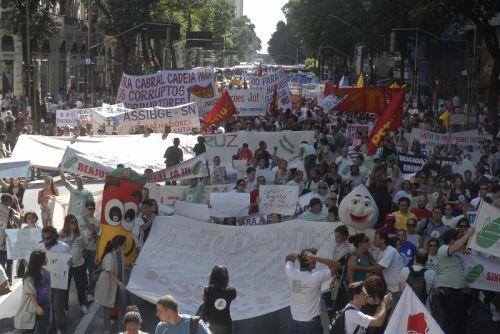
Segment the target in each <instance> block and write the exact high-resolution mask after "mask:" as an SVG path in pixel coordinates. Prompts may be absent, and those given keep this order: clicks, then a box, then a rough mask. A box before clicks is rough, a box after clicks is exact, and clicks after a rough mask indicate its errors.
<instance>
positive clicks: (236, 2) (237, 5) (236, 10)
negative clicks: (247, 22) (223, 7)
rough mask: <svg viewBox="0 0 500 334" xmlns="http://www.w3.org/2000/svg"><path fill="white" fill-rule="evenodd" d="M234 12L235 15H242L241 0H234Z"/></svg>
mask: <svg viewBox="0 0 500 334" xmlns="http://www.w3.org/2000/svg"><path fill="white" fill-rule="evenodd" d="M234 14H235V15H236V17H240V16H243V0H234Z"/></svg>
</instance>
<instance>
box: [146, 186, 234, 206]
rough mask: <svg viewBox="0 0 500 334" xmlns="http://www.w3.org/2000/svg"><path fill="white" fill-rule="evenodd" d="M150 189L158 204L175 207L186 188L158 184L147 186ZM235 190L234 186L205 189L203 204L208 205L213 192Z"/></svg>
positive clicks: (150, 194)
mask: <svg viewBox="0 0 500 334" xmlns="http://www.w3.org/2000/svg"><path fill="white" fill-rule="evenodd" d="M146 188H148V189H149V198H153V199H155V200H156V201H157V202H158V203H162V204H166V205H174V203H175V201H177V200H178V199H179V198H180V196H181V193H182V190H184V189H185V188H187V187H186V186H166V185H163V184H162V185H160V184H156V183H148V184H146ZM233 189H234V184H214V185H208V186H205V188H203V203H204V204H207V203H208V200H209V199H210V194H211V193H213V192H229V191H231V190H233Z"/></svg>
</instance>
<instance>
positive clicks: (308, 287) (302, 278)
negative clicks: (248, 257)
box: [285, 249, 340, 334]
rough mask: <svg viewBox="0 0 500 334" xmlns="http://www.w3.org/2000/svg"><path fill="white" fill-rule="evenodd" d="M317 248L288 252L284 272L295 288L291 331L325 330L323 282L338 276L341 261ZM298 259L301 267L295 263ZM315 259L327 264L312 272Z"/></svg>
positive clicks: (299, 333)
mask: <svg viewBox="0 0 500 334" xmlns="http://www.w3.org/2000/svg"><path fill="white" fill-rule="evenodd" d="M316 252H317V250H316V249H305V250H303V251H301V252H300V253H298V254H289V255H288V256H287V257H286V258H285V262H286V266H285V273H286V277H287V279H288V284H289V286H290V289H291V290H292V299H291V302H290V309H291V312H292V323H291V328H290V333H296V334H302V333H303V334H322V333H323V327H322V326H321V320H320V301H321V285H322V284H323V283H325V282H327V281H329V280H330V279H331V278H332V277H333V276H335V274H336V273H337V270H338V268H339V266H340V263H338V262H335V261H333V260H331V259H326V258H322V257H319V256H317V255H316ZM297 260H299V261H300V266H299V268H297V267H296V265H295V261H297ZM316 262H319V263H322V264H324V265H326V266H328V268H325V269H321V270H317V271H314V272H313V269H314V268H315V267H316Z"/></svg>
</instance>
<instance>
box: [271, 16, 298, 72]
mask: <svg viewBox="0 0 500 334" xmlns="http://www.w3.org/2000/svg"><path fill="white" fill-rule="evenodd" d="M268 45H269V47H268V51H269V55H270V56H271V58H272V59H273V60H274V62H275V63H278V64H289V65H291V64H295V63H296V62H297V59H296V58H299V60H298V61H301V60H302V59H303V57H302V54H301V53H300V54H298V53H299V51H300V50H298V49H300V43H299V41H298V40H297V38H296V37H295V36H294V35H293V33H292V32H291V31H290V30H289V28H288V26H287V25H286V23H285V22H283V21H279V22H278V24H277V25H276V31H275V32H274V33H273V35H272V36H271V39H270V40H269V42H268Z"/></svg>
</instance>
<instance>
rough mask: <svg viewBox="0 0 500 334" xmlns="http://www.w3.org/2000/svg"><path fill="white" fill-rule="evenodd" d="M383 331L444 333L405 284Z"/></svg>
mask: <svg viewBox="0 0 500 334" xmlns="http://www.w3.org/2000/svg"><path fill="white" fill-rule="evenodd" d="M384 333H388V334H392V333H407V334H413V333H415V334H417V333H419V334H420V333H422V334H424V333H429V334H430V333H432V334H444V332H443V330H442V329H441V327H439V324H438V323H437V321H436V320H435V319H434V318H433V317H432V315H431V313H430V312H429V310H428V309H427V308H426V307H425V305H424V304H423V303H422V302H421V301H420V299H419V298H418V297H417V295H416V294H415V292H413V289H412V288H411V287H410V286H409V285H406V287H405V289H404V290H403V294H402V295H401V297H400V298H399V301H398V303H397V305H396V308H395V309H394V311H393V313H392V315H391V318H390V320H389V323H388V324H387V327H386V329H385V332H384Z"/></svg>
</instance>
